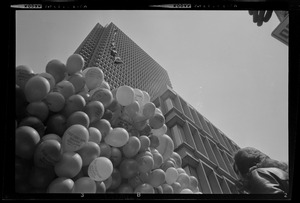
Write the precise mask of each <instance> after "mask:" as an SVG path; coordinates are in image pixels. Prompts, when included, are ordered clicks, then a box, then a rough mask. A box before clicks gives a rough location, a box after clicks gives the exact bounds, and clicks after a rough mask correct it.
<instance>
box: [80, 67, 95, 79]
mask: <svg viewBox="0 0 300 203" xmlns="http://www.w3.org/2000/svg"><path fill="white" fill-rule="evenodd" d="M91 68H92V67H89V68H85V69H83V70H81V71H79V73H81V74H82V76H83V77H84V78H85V75H86V73H87V72H88V70H90V69H91Z"/></svg>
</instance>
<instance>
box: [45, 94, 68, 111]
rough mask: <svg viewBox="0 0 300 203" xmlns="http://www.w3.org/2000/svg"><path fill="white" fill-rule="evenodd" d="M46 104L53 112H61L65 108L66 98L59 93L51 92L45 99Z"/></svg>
mask: <svg viewBox="0 0 300 203" xmlns="http://www.w3.org/2000/svg"><path fill="white" fill-rule="evenodd" d="M45 103H46V104H47V106H48V108H49V110H50V111H52V112H59V111H61V110H62V109H63V108H64V106H65V98H64V96H63V95H62V94H61V93H59V92H49V94H48V95H47V96H46V98H45Z"/></svg>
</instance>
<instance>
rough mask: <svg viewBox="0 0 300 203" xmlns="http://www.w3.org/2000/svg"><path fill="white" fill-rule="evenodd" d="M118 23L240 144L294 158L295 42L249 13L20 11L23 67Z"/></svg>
mask: <svg viewBox="0 0 300 203" xmlns="http://www.w3.org/2000/svg"><path fill="white" fill-rule="evenodd" d="M98 22H99V23H100V24H101V25H103V26H105V25H106V24H109V23H110V22H113V23H114V24H115V25H116V26H117V27H118V28H120V29H121V30H122V31H123V32H124V33H125V34H126V35H128V36H129V37H130V38H131V39H132V40H133V41H134V42H136V43H137V44H138V45H139V46H140V47H141V48H142V49H143V50H144V51H146V52H147V53H148V54H149V55H150V56H151V57H152V58H153V59H154V60H156V61H157V62H158V63H159V64H160V65H161V66H162V67H163V68H165V69H166V70H167V72H168V74H169V77H170V80H171V83H172V85H173V88H174V90H175V92H177V93H178V94H179V95H180V96H181V97H182V98H184V100H185V101H187V102H188V103H189V104H191V105H192V106H193V107H194V108H196V109H197V110H198V111H199V112H200V113H201V114H202V115H204V116H205V117H206V118H207V119H208V120H210V121H211V122H212V123H213V124H214V125H215V126H216V127H217V128H219V129H220V130H221V131H223V132H224V133H225V134H226V135H227V136H228V137H229V138H230V139H232V140H233V141H234V142H235V143H236V144H237V145H239V146H240V147H246V146H251V147H255V148H257V149H259V150H261V151H263V152H264V153H266V154H268V155H269V156H270V157H271V158H274V159H277V160H280V161H286V162H288V120H287V118H288V47H287V46H286V45H284V44H283V43H281V42H280V41H278V40H276V39H275V38H273V37H272V36H271V33H272V31H273V30H274V29H275V28H276V27H277V25H278V24H279V20H278V19H277V16H276V15H275V13H273V16H272V18H271V19H270V21H269V22H268V23H266V24H264V25H263V26H261V27H257V26H256V24H254V23H253V22H252V18H251V16H250V15H249V14H248V12H247V11H186V10H185V11H180V10H176V11H173V10H172V11H169V10H157V11H155V10H152V11H151V10H147V11H141V10H119V11H113V10H111V11H109V10H105V11H101V10H95V11H92V10H91V11H79V10H77V11H70V10H69V11H68V10H65V11H63V10H61V11H45V10H43V11H35V10H27V11H24V10H23V11H17V15H16V32H17V33H16V51H17V53H16V65H27V66H29V67H30V68H32V69H33V71H34V72H35V73H41V72H45V67H46V64H47V63H48V62H49V61H50V60H52V59H59V60H61V61H62V62H64V63H65V62H66V60H67V58H68V57H69V56H70V55H71V54H73V53H74V51H75V49H76V48H77V47H78V46H79V45H80V43H81V42H82V41H83V40H84V38H85V37H86V36H87V34H88V33H89V32H90V31H91V30H92V28H93V27H94V26H95V25H96V23H98Z"/></svg>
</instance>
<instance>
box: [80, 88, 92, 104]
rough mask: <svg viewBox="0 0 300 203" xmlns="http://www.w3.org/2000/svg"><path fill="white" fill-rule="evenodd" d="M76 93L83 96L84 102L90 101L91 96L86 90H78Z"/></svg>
mask: <svg viewBox="0 0 300 203" xmlns="http://www.w3.org/2000/svg"><path fill="white" fill-rule="evenodd" d="M78 94H79V95H81V96H82V97H83V98H84V100H85V102H86V103H89V102H90V99H91V96H90V94H89V93H88V92H86V91H85V90H82V91H80V92H78Z"/></svg>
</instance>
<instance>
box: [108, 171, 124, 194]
mask: <svg viewBox="0 0 300 203" xmlns="http://www.w3.org/2000/svg"><path fill="white" fill-rule="evenodd" d="M111 177H112V183H111V186H110V187H109V189H112V190H115V189H117V188H118V187H119V186H120V185H121V183H122V176H121V173H120V171H119V170H118V169H117V168H114V169H113V172H112V174H111Z"/></svg>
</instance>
